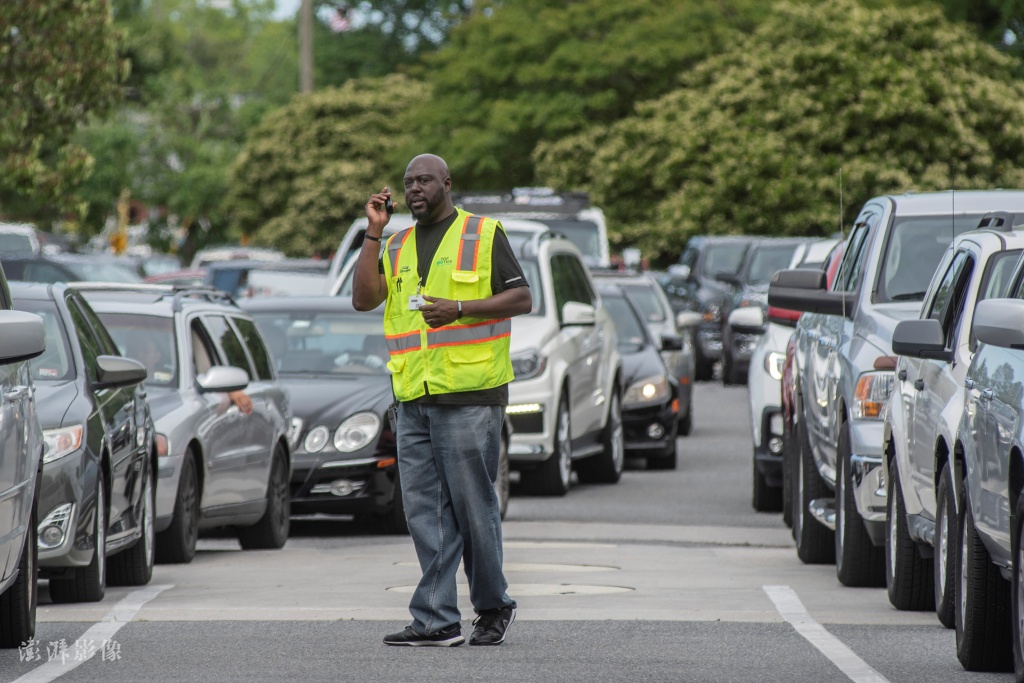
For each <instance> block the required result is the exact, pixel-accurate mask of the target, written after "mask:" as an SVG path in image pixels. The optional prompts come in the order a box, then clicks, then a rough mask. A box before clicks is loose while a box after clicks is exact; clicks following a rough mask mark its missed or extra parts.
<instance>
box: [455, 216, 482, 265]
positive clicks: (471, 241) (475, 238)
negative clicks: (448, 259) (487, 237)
mask: <svg viewBox="0 0 1024 683" xmlns="http://www.w3.org/2000/svg"><path fill="white" fill-rule="evenodd" d="M483 222H484V219H483V218H481V217H480V216H466V221H465V223H463V224H462V240H461V241H460V242H459V258H458V261H456V263H458V266H456V267H457V268H458V269H459V270H471V271H475V270H476V258H477V255H478V254H479V252H480V226H481V225H482V224H483Z"/></svg>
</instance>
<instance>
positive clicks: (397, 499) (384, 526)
mask: <svg viewBox="0 0 1024 683" xmlns="http://www.w3.org/2000/svg"><path fill="white" fill-rule="evenodd" d="M371 525H373V526H376V527H377V528H379V529H380V531H381V532H382V533H385V534H392V535H395V536H408V535H409V521H408V520H407V519H406V517H405V499H404V498H402V475H401V472H400V471H399V470H395V495H394V499H393V500H392V504H391V510H390V511H388V512H387V514H384V515H380V516H378V517H376V518H372V520H371Z"/></svg>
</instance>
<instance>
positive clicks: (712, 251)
mask: <svg viewBox="0 0 1024 683" xmlns="http://www.w3.org/2000/svg"><path fill="white" fill-rule="evenodd" d="M747 246H748V245H747V244H746V243H745V242H726V243H723V244H712V245H710V246H708V248H707V249H706V250H705V256H704V274H705V275H708V276H709V277H714V276H715V275H716V274H718V273H735V272H737V271H739V269H740V265H742V264H743V257H744V256H746V254H747Z"/></svg>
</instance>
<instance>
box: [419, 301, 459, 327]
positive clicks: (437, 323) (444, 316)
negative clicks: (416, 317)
mask: <svg viewBox="0 0 1024 683" xmlns="http://www.w3.org/2000/svg"><path fill="white" fill-rule="evenodd" d="M423 299H424V300H425V301H429V302H430V303H428V304H426V305H425V306H421V307H420V313H422V314H423V320H424V322H426V323H427V324H428V325H430V326H431V327H441V326H443V325H448V324H450V323H453V322H455V320H456V319H457V318H458V317H459V305H458V304H457V303H455V302H454V301H452V300H451V299H438V298H437V297H434V296H424V297H423Z"/></svg>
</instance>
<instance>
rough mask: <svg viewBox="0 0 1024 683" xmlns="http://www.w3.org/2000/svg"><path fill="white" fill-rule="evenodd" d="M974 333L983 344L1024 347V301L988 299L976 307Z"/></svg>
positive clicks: (1015, 347) (1014, 347)
mask: <svg viewBox="0 0 1024 683" xmlns="http://www.w3.org/2000/svg"><path fill="white" fill-rule="evenodd" d="M974 334H975V336H976V337H977V338H978V341H980V342H981V343H983V344H991V345H992V346H1001V347H1003V348H1006V349H1024V301H1022V300H1020V299H987V300H985V301H982V302H980V303H979V304H978V307H977V308H976V309H974Z"/></svg>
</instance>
